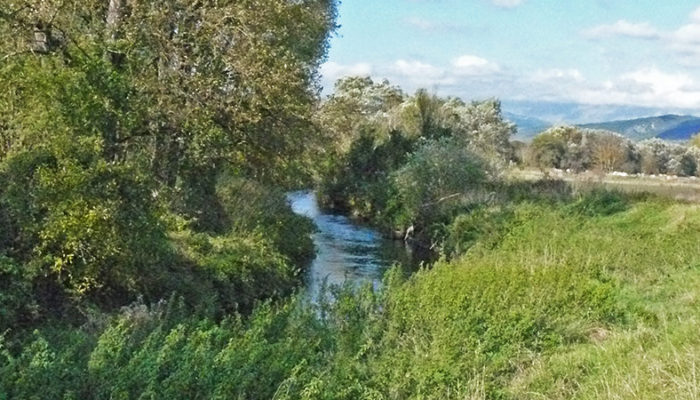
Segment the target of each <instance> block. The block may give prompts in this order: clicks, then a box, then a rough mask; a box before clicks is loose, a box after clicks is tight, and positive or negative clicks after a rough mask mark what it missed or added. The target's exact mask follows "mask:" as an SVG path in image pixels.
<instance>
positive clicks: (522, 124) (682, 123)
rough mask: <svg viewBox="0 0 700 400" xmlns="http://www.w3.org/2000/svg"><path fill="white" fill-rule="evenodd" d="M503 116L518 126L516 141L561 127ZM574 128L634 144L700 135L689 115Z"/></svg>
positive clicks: (698, 121) (699, 120) (698, 124)
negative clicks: (614, 135)
mask: <svg viewBox="0 0 700 400" xmlns="http://www.w3.org/2000/svg"><path fill="white" fill-rule="evenodd" d="M503 114H504V116H505V118H506V119H508V120H509V121H511V122H513V123H514V124H515V125H516V126H517V127H518V132H517V134H516V135H515V139H516V140H522V141H530V140H532V138H533V137H535V136H536V135H537V134H538V133H540V132H542V131H544V130H545V129H547V128H549V127H551V126H554V125H557V124H561V123H551V122H548V121H545V120H543V119H539V118H535V117H528V116H524V115H520V114H515V113H511V112H504V113H503ZM577 126H580V127H582V128H589V129H603V130H607V131H612V132H617V133H619V134H621V135H623V136H625V137H628V138H630V139H631V140H634V141H640V140H645V139H651V138H655V137H656V138H660V139H664V140H671V141H685V140H688V139H690V138H691V136H693V135H694V134H696V133H700V118H699V117H695V116H691V115H675V114H666V115H659V116H655V117H644V118H634V119H623V120H615V121H607V122H596V123H587V124H577Z"/></svg>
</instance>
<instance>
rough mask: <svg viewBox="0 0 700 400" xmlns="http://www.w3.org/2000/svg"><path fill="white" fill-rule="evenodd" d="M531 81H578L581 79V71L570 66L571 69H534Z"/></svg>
mask: <svg viewBox="0 0 700 400" xmlns="http://www.w3.org/2000/svg"><path fill="white" fill-rule="evenodd" d="M530 79H532V81H534V82H548V81H553V80H558V81H561V80H569V81H576V82H580V81H583V80H584V79H583V74H581V71H579V70H577V69H575V68H572V69H557V68H555V69H546V70H538V71H535V73H534V74H532V76H531V77H530Z"/></svg>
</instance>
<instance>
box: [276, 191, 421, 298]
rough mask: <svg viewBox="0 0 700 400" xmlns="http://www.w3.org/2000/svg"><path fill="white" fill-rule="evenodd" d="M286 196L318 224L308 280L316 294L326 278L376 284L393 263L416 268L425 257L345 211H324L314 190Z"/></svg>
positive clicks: (330, 281) (333, 281) (332, 282)
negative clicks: (354, 219) (352, 218)
mask: <svg viewBox="0 0 700 400" xmlns="http://www.w3.org/2000/svg"><path fill="white" fill-rule="evenodd" d="M287 199H288V201H289V203H290V204H291V206H292V209H293V210H294V212H295V213H297V214H301V215H304V216H307V217H309V218H311V219H312V220H313V222H314V223H315V224H316V227H317V231H316V233H314V234H313V241H314V244H315V246H316V258H315V259H314V261H313V263H312V264H311V267H310V268H309V272H308V275H307V284H306V285H307V289H308V291H309V293H310V295H311V296H312V297H313V298H315V297H316V296H317V295H318V293H319V291H320V290H321V287H322V286H323V283H324V281H325V282H326V283H327V284H328V285H339V284H343V283H345V282H350V283H352V284H362V283H365V282H372V283H373V284H374V286H375V287H377V286H378V285H379V284H380V283H381V280H382V277H383V275H384V272H386V270H387V269H389V268H390V267H391V266H392V265H394V264H399V265H400V266H401V267H402V268H403V269H405V270H407V271H413V270H416V269H417V268H418V267H419V266H420V261H421V260H422V259H424V258H421V256H419V255H418V254H417V253H414V252H413V251H412V250H411V248H410V247H408V246H406V245H405V244H404V243H403V242H402V241H396V240H389V239H385V238H384V237H382V235H381V234H380V233H379V232H377V231H376V230H374V229H372V228H369V227H367V226H363V225H361V224H358V223H357V222H355V221H353V220H351V219H350V218H348V217H346V216H344V215H337V214H328V213H325V212H324V211H322V210H321V209H320V208H319V206H318V202H317V200H316V195H315V194H314V193H313V192H311V191H299V192H292V193H289V194H287Z"/></svg>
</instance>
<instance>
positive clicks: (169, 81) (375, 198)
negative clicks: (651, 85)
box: [0, 0, 700, 399]
mask: <svg viewBox="0 0 700 400" xmlns="http://www.w3.org/2000/svg"><path fill="white" fill-rule="evenodd" d="M335 6H336V4H335V3H334V2H333V1H324V0H302V1H286V0H243V1H236V2H227V1H195V2H192V1H184V0H182V1H181V0H160V1H150V2H146V1H124V0H109V1H106V0H101V1H97V0H95V1H92V0H90V1H80V2H78V1H51V0H48V1H42V2H38V3H37V2H34V3H32V2H16V1H12V2H5V3H3V4H2V7H0V39H2V40H0V53H1V54H2V61H1V62H0V82H2V83H3V84H2V85H0V399H4V398H8V399H10V398H12V399H14V398H18V399H43V398H50V399H83V398H95V399H131V398H144V399H145V398H149V399H151V398H164V399H177V398H182V399H209V398H221V399H223V398H226V399H228V398H241V399H270V398H273V399H319V398H321V399H323V398H325V399H407V398H415V399H452V398H454V399H457V398H459V399H463V398H490V399H510V398H513V399H516V398H517V399H521V398H532V399H535V398H543V397H544V398H561V399H564V398H566V399H568V398H582V399H594V398H595V399H598V398H611V399H612V398H615V399H619V398H630V399H632V398H647V399H648V398H659V399H661V398H689V399H690V398H697V397H698V396H699V395H700V392H699V391H698V387H700V386H699V385H698V377H697V374H695V369H696V366H697V363H698V362H700V341H699V340H698V337H697V332H696V331H697V324H698V320H697V319H698V315H700V312H699V311H700V309H699V308H700V303H698V295H697V288H698V284H700V275H699V274H698V272H700V271H699V269H700V251H699V250H700V245H699V243H700V242H698V240H697V232H698V231H699V230H700V211H699V210H698V209H697V207H695V206H692V205H687V204H678V203H672V202H667V201H662V200H659V199H653V198H644V197H636V198H631V197H627V196H623V195H621V194H617V193H610V192H597V191H594V192H590V193H578V192H575V191H574V190H572V188H571V187H569V186H567V185H566V184H565V183H563V182H558V181H549V180H545V181H541V182H534V183H524V182H517V181H510V180H508V179H507V178H506V175H505V174H504V173H503V172H504V170H505V168H506V167H507V166H508V165H509V164H511V163H513V162H517V161H518V154H517V152H516V148H515V147H514V146H513V145H512V144H511V142H510V140H509V139H510V136H511V135H512V134H513V132H514V129H515V127H514V126H513V125H512V124H510V123H508V122H506V121H504V119H503V118H502V115H501V109H500V104H499V103H498V101H495V100H489V101H481V102H472V103H465V102H463V101H461V100H459V99H455V98H440V97H438V96H435V95H431V94H430V93H428V92H426V91H424V90H419V91H417V92H416V93H415V94H414V95H407V94H406V93H404V92H403V91H401V90H400V89H399V88H396V87H394V86H392V85H390V84H389V83H388V82H379V83H378V82H373V81H372V80H371V79H369V78H347V79H344V80H341V81H340V82H338V84H337V86H336V91H335V93H334V94H333V95H332V96H330V97H329V98H328V99H327V100H326V101H324V102H323V103H319V101H318V88H317V86H316V85H317V84H316V81H317V69H318V65H319V63H320V62H321V60H323V57H324V54H325V52H326V50H327V49H326V47H327V38H328V35H329V33H330V32H332V31H333V29H334V27H335V22H334V21H335ZM589 143H595V145H590V147H589V146H588V144H589ZM604 145H605V146H607V145H610V147H611V148H614V150H615V151H611V152H610V153H607V152H603V153H601V152H602V150H601V149H602V148H603V147H604ZM654 146H655V145H654V144H653V143H651V144H649V146H648V147H649V150H648V151H649V152H650V153H653V154H654V157H657V158H660V157H661V155H662V154H664V151H665V150H663V151H662V150H658V151H657V150H656V147H654ZM657 147H658V146H657ZM532 149H534V151H539V150H537V149H541V150H542V153H536V154H538V155H537V156H536V157H533V158H532V159H534V160H536V161H537V162H538V163H540V162H541V163H542V164H538V166H542V167H543V168H544V167H545V166H546V164H545V161H546V162H556V163H559V164H557V165H552V166H555V167H560V168H568V167H570V166H569V165H568V164H564V163H574V162H578V163H581V164H580V165H581V167H580V168H589V167H592V166H593V167H599V168H604V169H618V168H621V166H626V165H628V163H629V162H634V163H633V164H632V166H631V167H630V168H643V166H644V165H647V164H645V161H644V160H645V157H646V156H645V155H644V154H643V153H640V152H638V151H637V150H638V147H636V146H632V145H630V144H629V143H628V142H626V141H624V140H622V139H620V138H619V137H616V136H605V135H602V134H598V133H590V132H587V131H585V132H581V131H578V130H576V129H568V128H557V129H555V130H553V131H551V132H549V133H546V134H543V135H542V138H541V139H540V138H538V139H537V140H536V143H535V144H533V147H532ZM591 149H593V150H595V151H593V150H591ZM620 149H622V150H624V151H623V155H624V158H623V159H621V158H620V157H619V151H618V150H620ZM671 153H673V152H671ZM673 154H675V153H673ZM608 155H609V157H608ZM657 155H658V156H657ZM674 157H676V156H675V155H674V156H669V157H668V160H665V161H664V163H663V168H664V169H665V170H670V169H673V168H677V164H679V165H681V167H678V168H685V164H684V158H683V157H681V158H678V159H676V158H674ZM655 160H656V158H655ZM572 165H573V164H572ZM654 165H657V167H658V168H662V166H661V165H662V164H660V163H657V164H654ZM695 165H696V168H697V164H695ZM572 168H573V167H572ZM688 168H690V167H688ZM683 171H690V169H688V170H685V169H684V170H683ZM694 171H696V170H694ZM312 182H313V183H315V184H317V185H318V188H319V194H320V195H321V197H322V199H323V201H324V203H325V204H326V205H327V206H329V207H335V208H340V209H343V210H345V211H348V212H351V213H353V214H355V215H356V216H358V217H362V218H366V219H367V220H369V221H371V222H372V223H374V224H376V225H377V226H380V227H383V228H384V229H386V230H387V232H393V233H394V234H401V236H404V234H405V233H410V232H413V235H414V236H413V239H414V241H415V242H416V243H419V244H424V245H429V246H430V247H431V248H433V249H434V250H436V251H438V252H439V253H440V254H441V255H442V257H441V259H440V260H439V261H438V262H437V263H436V265H435V266H434V267H433V268H430V269H423V270H421V271H419V272H418V273H416V274H414V275H413V276H411V277H405V276H403V274H402V273H400V272H399V270H398V269H396V270H393V271H392V272H390V273H389V274H387V276H386V278H385V283H384V285H383V286H382V288H381V289H373V288H372V287H370V286H367V287H365V288H363V289H357V288H355V287H354V286H352V285H349V286H348V287H333V288H330V289H329V292H327V293H324V294H322V295H321V299H319V300H318V301H317V302H310V301H309V300H308V299H307V298H306V297H305V296H304V295H303V294H299V293H295V291H296V290H297V288H298V287H299V284H300V283H301V276H302V272H303V267H304V265H306V263H307V262H308V261H309V259H310V257H311V256H312V254H313V244H312V242H311V240H310V238H309V234H310V232H312V230H313V227H312V226H311V224H310V223H309V222H308V221H307V220H305V219H304V218H301V217H299V216H297V215H295V214H293V213H292V211H291V210H290V208H289V206H288V204H287V203H286V200H285V196H284V193H285V190H287V189H288V188H290V187H294V186H299V185H301V184H307V185H310V184H311V183H312ZM409 228H411V229H409ZM324 296H325V297H324Z"/></svg>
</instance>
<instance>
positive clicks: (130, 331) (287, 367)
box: [0, 195, 700, 400]
mask: <svg viewBox="0 0 700 400" xmlns="http://www.w3.org/2000/svg"><path fill="white" fill-rule="evenodd" d="M479 221H488V220H487V219H484V220H479ZM479 226H480V227H481V228H482V229H481V233H480V235H478V236H477V237H476V238H475V239H474V243H473V244H472V245H471V246H470V247H469V248H468V251H466V252H465V253H464V254H463V255H462V256H461V257H459V258H456V259H454V260H453V261H451V262H448V261H440V262H438V263H437V264H436V265H435V266H434V268H432V269H429V270H428V269H425V270H421V271H419V272H417V273H416V274H414V275H413V276H411V277H410V278H405V277H403V274H400V273H397V272H398V271H392V272H390V273H389V274H388V275H387V276H386V277H385V279H384V282H385V285H383V286H382V288H381V289H374V288H373V287H372V285H364V286H363V287H360V288H355V289H352V290H351V288H349V287H346V288H345V289H343V288H336V289H333V295H334V298H335V299H336V300H335V301H333V302H326V301H320V302H317V303H312V302H309V301H308V298H307V297H306V296H299V297H297V298H296V299H292V300H290V301H288V302H284V303H278V304H276V305H273V304H264V305H261V306H260V307H258V308H257V309H256V311H255V312H254V313H253V314H252V315H251V317H250V318H246V319H239V318H231V319H227V320H225V321H223V322H220V323H215V322H212V321H210V320H197V319H194V320H193V319H192V317H191V316H190V317H188V316H187V314H183V313H182V311H181V310H180V309H179V308H178V306H177V303H170V302H168V303H167V304H159V305H153V306H146V305H137V306H133V307H130V308H129V309H126V310H124V312H123V313H122V314H121V315H120V316H119V317H117V318H116V319H115V320H114V321H112V322H111V323H109V324H107V325H105V326H103V328H93V329H96V330H94V331H92V332H91V331H90V330H87V329H74V330H67V331H64V332H61V333H58V334H57V333H56V332H55V331H52V330H39V331H37V333H35V334H34V336H33V337H32V339H31V340H30V341H31V343H30V345H28V346H26V347H25V348H24V350H23V352H22V354H20V355H18V356H17V357H8V356H7V354H6V353H4V352H3V353H0V354H2V355H1V356H0V357H2V358H1V360H2V361H0V392H1V391H2V390H3V388H8V387H11V388H12V390H13V391H12V392H6V393H9V394H10V396H9V397H12V394H15V393H32V391H35V390H36V389H35V388H36V387H43V386H46V384H47V382H48V379H51V378H50V377H55V376H59V375H60V376H62V379H61V380H60V381H55V380H53V381H51V385H50V387H51V390H52V393H53V394H56V396H54V397H57V398H61V397H65V396H66V394H71V393H72V394H75V397H82V398H119V397H121V398H133V397H138V396H140V395H143V394H147V395H149V396H152V397H155V398H169V399H178V398H183V399H184V398H192V397H197V398H237V397H244V398H252V399H269V398H274V399H298V398H302V399H303V398H309V399H311V398H313V399H348V400H350V399H357V398H384V399H418V398H421V399H464V398H473V399H493V398H498V399H533V400H534V399H541V398H547V399H562V400H563V399H590V400H593V399H596V400H598V399H639V398H644V399H669V398H673V399H694V398H697V396H698V395H700V391H699V390H698V387H700V386H699V385H698V384H699V383H700V382H698V377H697V376H696V375H694V374H693V371H694V370H695V368H696V366H697V365H698V363H700V339H699V338H698V335H697V334H696V333H697V326H698V324H699V323H700V321H699V320H698V316H699V315H700V301H699V299H700V292H698V288H700V241H699V240H698V232H700V210H698V208H697V207H695V206H694V205H688V204H680V203H675V202H671V201H667V200H660V199H629V198H625V197H620V196H617V195H615V196H608V195H597V196H589V197H580V198H577V199H574V200H571V201H568V202H560V203H551V202H540V201H526V202H521V203H518V204H516V205H514V207H513V208H512V210H511V212H510V213H508V214H507V215H504V216H502V217H501V221H500V223H499V228H498V229H490V228H488V226H487V225H479ZM39 361H40V362H39ZM8 384H9V385H8ZM5 390H7V389H5ZM25 398H30V396H28V397H27V396H25Z"/></svg>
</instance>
